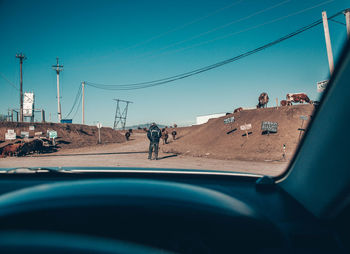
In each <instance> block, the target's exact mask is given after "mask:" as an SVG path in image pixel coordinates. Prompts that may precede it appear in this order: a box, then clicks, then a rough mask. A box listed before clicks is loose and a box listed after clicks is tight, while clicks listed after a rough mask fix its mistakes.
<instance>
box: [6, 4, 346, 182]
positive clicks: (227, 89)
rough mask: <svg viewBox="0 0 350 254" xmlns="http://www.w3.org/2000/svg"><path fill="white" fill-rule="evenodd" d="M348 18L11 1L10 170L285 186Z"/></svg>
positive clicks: (325, 10)
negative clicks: (110, 172) (218, 178)
mask: <svg viewBox="0 0 350 254" xmlns="http://www.w3.org/2000/svg"><path fill="white" fill-rule="evenodd" d="M348 7H349V2H348V1H346V0H337V1H336V0H326V1H316V0H312V1H296V0H285V1H280V0H269V1H253V0H236V1H233V0H230V1H183V0H180V1H157V0H151V1H107V0H105V1H60V3H59V4H56V3H53V2H51V1H18V0H14V1H13V0H11V1H10V0H4V1H0V29H1V31H2V39H1V42H0V44H1V47H0V53H1V59H0V94H1V102H0V157H1V158H0V168H3V169H5V168H7V169H8V168H27V167H31V168H35V167H41V168H43V167H44V168H45V167H46V168H55V167H70V168H74V167H83V168H84V167H85V168H87V167H93V168H94V170H99V168H100V167H119V168H129V169H130V170H136V169H141V168H157V169H158V170H165V171H166V170H170V169H182V170H183V169H190V170H211V171H224V172H240V173H252V174H263V175H272V176H276V175H279V174H281V173H282V172H283V171H284V170H285V169H286V168H287V166H288V163H289V162H290V161H291V159H292V158H293V155H294V153H295V151H296V149H297V147H298V144H299V142H300V140H301V139H302V138H303V135H304V133H305V131H306V129H307V127H308V124H309V122H310V120H311V119H312V116H313V114H314V112H315V109H317V106H318V105H319V102H320V100H321V98H322V94H323V91H324V89H325V87H326V86H327V82H328V80H329V76H330V75H331V73H332V72H333V69H334V65H335V63H336V62H337V59H338V57H339V53H340V52H341V49H342V46H343V45H344V42H345V41H346V40H347V32H348V33H349V31H350V28H349V26H350V24H349V20H350V18H349V11H348V10H347V9H346V8H348ZM6 172H10V171H6ZM11 172H15V171H11Z"/></svg>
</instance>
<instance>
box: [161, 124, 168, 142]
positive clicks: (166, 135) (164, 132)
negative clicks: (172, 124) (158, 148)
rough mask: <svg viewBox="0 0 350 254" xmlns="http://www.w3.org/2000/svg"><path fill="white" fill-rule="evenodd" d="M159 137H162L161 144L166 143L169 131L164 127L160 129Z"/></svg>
mask: <svg viewBox="0 0 350 254" xmlns="http://www.w3.org/2000/svg"><path fill="white" fill-rule="evenodd" d="M160 138H161V139H163V145H164V144H168V138H169V133H168V131H167V130H166V128H163V129H162V136H161V137H160Z"/></svg>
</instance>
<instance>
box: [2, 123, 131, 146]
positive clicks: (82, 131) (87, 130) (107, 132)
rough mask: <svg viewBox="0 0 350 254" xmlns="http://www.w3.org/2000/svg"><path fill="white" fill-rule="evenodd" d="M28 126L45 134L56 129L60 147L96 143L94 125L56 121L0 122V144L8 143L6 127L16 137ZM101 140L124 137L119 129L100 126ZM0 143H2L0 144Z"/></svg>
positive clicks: (115, 139) (117, 141) (121, 139)
mask: <svg viewBox="0 0 350 254" xmlns="http://www.w3.org/2000/svg"><path fill="white" fill-rule="evenodd" d="M29 126H34V127H35V130H34V131H31V132H30V135H34V132H42V133H43V135H41V136H45V134H46V131H47V130H55V131H57V136H58V137H57V139H56V140H57V144H58V145H59V146H60V147H61V148H76V147H84V146H91V145H96V144H97V142H98V130H97V128H96V126H88V125H81V124H57V123H17V122H0V146H3V145H5V144H6V143H9V141H6V142H5V133H6V132H7V130H8V129H13V130H15V132H16V135H17V137H18V138H19V137H20V133H21V131H29ZM101 142H102V144H106V143H122V142H125V137H124V135H122V134H121V133H120V132H119V131H116V130H113V129H112V128H105V127H103V128H101ZM1 143H2V144H1Z"/></svg>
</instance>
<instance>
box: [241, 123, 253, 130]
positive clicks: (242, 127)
mask: <svg viewBox="0 0 350 254" xmlns="http://www.w3.org/2000/svg"><path fill="white" fill-rule="evenodd" d="M251 128H252V124H244V125H241V126H240V129H241V131H246V130H250V129H251Z"/></svg>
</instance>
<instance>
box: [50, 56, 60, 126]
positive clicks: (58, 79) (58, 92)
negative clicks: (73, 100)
mask: <svg viewBox="0 0 350 254" xmlns="http://www.w3.org/2000/svg"><path fill="white" fill-rule="evenodd" d="M56 61H57V63H56V65H52V68H53V69H54V70H55V71H56V74H57V112H58V122H59V123H61V120H62V113H61V102H60V99H61V98H60V71H62V70H63V65H59V64H58V57H57V58H56Z"/></svg>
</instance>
